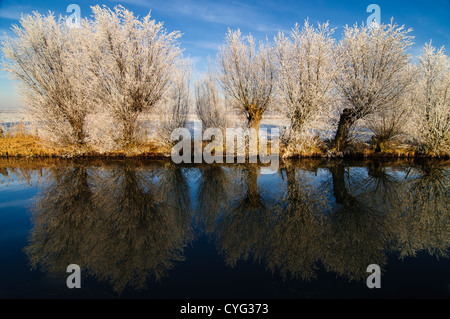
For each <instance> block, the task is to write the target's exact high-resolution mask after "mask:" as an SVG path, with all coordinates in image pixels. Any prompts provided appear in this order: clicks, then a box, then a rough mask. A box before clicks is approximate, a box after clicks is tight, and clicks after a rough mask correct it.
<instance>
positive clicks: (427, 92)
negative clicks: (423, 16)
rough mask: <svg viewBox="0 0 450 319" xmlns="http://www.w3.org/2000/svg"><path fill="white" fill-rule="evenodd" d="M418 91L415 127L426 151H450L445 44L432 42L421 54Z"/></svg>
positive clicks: (449, 61)
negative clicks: (438, 45)
mask: <svg viewBox="0 0 450 319" xmlns="http://www.w3.org/2000/svg"><path fill="white" fill-rule="evenodd" d="M419 60H420V65H419V71H418V74H417V83H416V90H415V92H416V94H415V95H414V115H415V116H414V123H415V125H414V127H415V128H416V137H417V139H418V141H419V143H420V145H421V147H422V148H423V150H424V151H425V152H429V153H434V154H436V155H439V154H449V152H450V59H449V57H448V56H447V55H445V53H444V47H442V48H440V49H436V48H435V47H433V46H432V45H431V42H430V43H427V44H426V45H425V46H424V48H423V53H422V55H421V56H420V57H419Z"/></svg>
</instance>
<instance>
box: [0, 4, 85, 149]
mask: <svg viewBox="0 0 450 319" xmlns="http://www.w3.org/2000/svg"><path fill="white" fill-rule="evenodd" d="M12 31H13V33H14V37H7V36H6V39H5V41H3V42H2V51H3V54H4V56H5V57H6V60H5V61H4V62H3V64H2V65H3V69H4V70H6V71H7V72H8V73H9V74H11V75H12V77H13V78H14V79H16V80H18V83H19V85H20V92H21V95H22V97H23V99H24V101H25V103H26V106H27V108H28V111H29V113H30V115H31V116H32V119H33V121H34V122H35V124H36V125H37V126H38V128H39V129H40V130H41V132H42V133H44V136H47V137H49V139H50V140H51V141H53V142H55V143H57V144H61V145H64V146H67V145H74V146H77V147H80V146H82V145H84V144H85V137H86V132H85V127H84V124H85V118H86V115H87V113H88V110H89V106H90V102H91V101H90V100H89V99H88V98H87V94H86V91H85V89H84V88H85V87H86V86H87V83H88V82H87V78H86V76H85V73H84V70H83V66H82V65H81V63H80V61H81V58H80V57H81V50H80V43H82V42H84V41H86V39H84V40H83V39H82V38H81V35H80V33H79V32H78V29H75V28H74V29H71V28H69V27H68V26H67V25H66V21H65V19H64V18H62V17H59V18H56V17H55V16H54V15H53V14H52V13H49V14H48V15H46V16H45V15H42V14H39V13H37V12H34V13H33V14H32V15H24V16H23V17H22V18H21V19H20V26H18V25H13V26H12Z"/></svg>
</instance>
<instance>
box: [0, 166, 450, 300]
mask: <svg viewBox="0 0 450 319" xmlns="http://www.w3.org/2000/svg"><path fill="white" fill-rule="evenodd" d="M449 167H450V166H449V163H448V162H443V161H438V160H433V161H355V162H350V161H328V160H297V161H288V162H283V163H282V165H281V167H280V169H279V171H278V172H277V173H276V174H274V175H261V174H260V170H259V167H258V166H256V165H251V164H249V165H246V164H235V165H198V166H194V165H192V166H184V167H183V166H179V165H174V164H172V163H171V162H170V161H139V160H120V161H119V160H117V161H113V160H110V161H101V160H96V161H77V160H73V161H54V160H48V161H40V162H33V161H30V160H23V161H15V162H9V161H8V160H5V159H1V160H0V174H1V176H2V177H1V183H2V184H7V183H8V181H9V180H11V179H16V180H17V179H19V180H21V181H22V182H23V183H36V184H38V185H39V186H38V189H39V192H38V195H37V196H36V198H35V199H34V201H33V205H32V208H31V210H30V212H31V216H32V229H31V231H30V233H29V237H28V243H27V245H26V247H25V248H24V251H25V253H26V256H27V258H28V260H29V262H30V265H31V268H32V269H39V270H40V271H42V272H46V273H49V274H54V276H61V277H64V278H66V276H67V274H66V273H65V272H64V271H61V270H62V269H63V270H65V269H66V267H67V265H69V264H72V263H76V264H78V265H80V267H81V268H82V269H86V270H87V271H88V273H89V275H90V276H92V277H94V278H96V279H97V280H99V281H100V282H107V283H109V284H110V285H111V286H112V287H113V289H114V290H115V291H116V292H118V293H121V292H122V291H124V289H125V288H126V287H132V288H135V289H146V288H147V287H148V286H151V283H152V282H153V281H159V280H161V279H162V278H165V277H167V276H170V271H171V270H173V269H174V268H176V267H177V265H179V264H180V262H183V261H184V260H185V257H184V254H185V251H186V249H187V248H189V247H193V246H194V247H195V242H196V239H197V238H199V237H200V236H207V237H208V238H209V239H210V241H212V242H213V244H214V246H215V247H216V251H217V253H218V254H219V256H221V257H220V258H222V259H223V260H224V261H225V263H226V265H227V267H229V268H233V267H236V265H237V264H238V263H239V262H256V263H259V264H262V265H264V267H265V268H266V269H267V270H268V271H270V272H273V273H277V274H279V275H281V277H283V278H284V279H285V280H289V279H296V280H297V279H298V280H301V281H306V282H310V281H311V280H313V279H317V278H319V277H320V274H321V273H322V272H321V271H323V270H324V271H325V272H328V273H333V274H335V275H336V276H339V277H343V278H345V279H346V280H348V281H362V280H365V278H367V275H368V274H367V272H366V268H367V266H368V265H369V264H378V265H379V266H380V267H381V269H382V270H383V269H384V268H385V267H386V266H387V262H388V256H390V255H395V256H397V258H400V259H401V258H409V257H415V256H417V255H418V254H419V253H423V252H425V253H427V254H428V255H431V256H433V257H436V258H444V259H446V258H448V257H449V256H448V249H449V246H450V220H449V218H450V216H449V211H448V207H450V196H449V172H450V170H449ZM0 186H1V184H0ZM319 279H320V278H319ZM150 289H151V288H150Z"/></svg>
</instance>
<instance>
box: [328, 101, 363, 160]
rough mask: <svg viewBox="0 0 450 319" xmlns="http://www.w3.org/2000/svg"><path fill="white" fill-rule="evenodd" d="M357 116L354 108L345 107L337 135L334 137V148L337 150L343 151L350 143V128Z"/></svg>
mask: <svg viewBox="0 0 450 319" xmlns="http://www.w3.org/2000/svg"><path fill="white" fill-rule="evenodd" d="M356 120H357V117H356V116H355V114H354V112H353V110H351V109H345V110H344V111H343V112H342V114H341V117H340V119H339V124H338V129H337V132H336V136H335V137H334V141H333V145H332V148H333V149H335V150H336V151H339V152H341V151H343V150H344V149H345V147H346V144H347V143H348V138H349V134H350V129H351V127H352V126H353V124H354V123H355V122H356Z"/></svg>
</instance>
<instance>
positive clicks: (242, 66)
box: [218, 29, 275, 132]
mask: <svg viewBox="0 0 450 319" xmlns="http://www.w3.org/2000/svg"><path fill="white" fill-rule="evenodd" d="M225 41H226V44H225V45H224V46H223V47H222V48H221V49H220V51H219V54H218V61H219V65H220V68H221V70H220V71H221V72H220V74H219V81H220V83H221V86H222V88H223V90H224V92H225V95H226V96H227V97H229V99H230V101H231V102H232V103H233V107H234V108H235V109H236V110H237V111H238V112H240V113H243V114H244V115H245V117H246V119H247V123H248V126H249V127H250V128H254V129H255V130H256V131H257V132H258V131H259V125H260V122H261V119H262V116H263V114H264V112H265V111H266V110H267V108H268V107H269V105H270V102H271V99H272V97H273V94H274V87H275V64H274V61H273V52H272V49H271V48H270V46H269V45H268V44H267V43H260V45H259V46H257V45H256V43H255V39H254V38H253V36H251V35H248V36H245V37H244V36H242V34H241V31H240V30H239V29H238V30H236V31H232V30H228V33H227V35H226V38H225Z"/></svg>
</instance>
